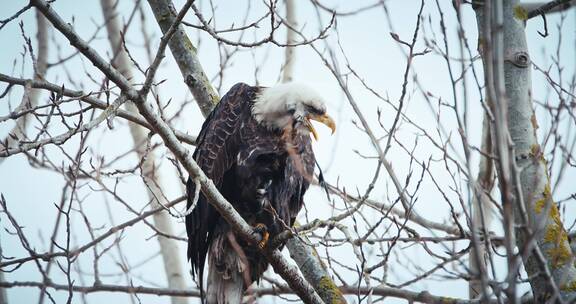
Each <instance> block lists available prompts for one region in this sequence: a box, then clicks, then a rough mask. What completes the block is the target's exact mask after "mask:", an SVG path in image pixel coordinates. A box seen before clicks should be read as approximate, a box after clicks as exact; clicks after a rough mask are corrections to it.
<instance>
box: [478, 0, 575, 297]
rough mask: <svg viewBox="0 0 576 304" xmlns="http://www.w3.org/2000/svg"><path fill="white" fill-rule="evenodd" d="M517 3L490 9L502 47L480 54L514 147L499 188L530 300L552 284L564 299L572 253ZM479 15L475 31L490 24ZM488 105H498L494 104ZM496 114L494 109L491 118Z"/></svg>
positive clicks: (571, 283) (550, 292) (571, 279)
mask: <svg viewBox="0 0 576 304" xmlns="http://www.w3.org/2000/svg"><path fill="white" fill-rule="evenodd" d="M487 3H488V4H489V5H491V4H494V5H495V6H497V4H499V3H492V2H487ZM521 9H522V8H521V6H520V3H519V1H518V0H505V1H504V2H503V7H502V9H501V11H499V10H493V11H492V14H493V15H494V16H495V17H494V18H497V16H501V17H499V18H501V19H502V22H503V23H502V25H503V26H502V29H498V27H497V26H496V27H493V28H492V29H491V30H492V31H499V30H501V31H503V33H502V34H503V39H502V43H503V49H502V50H501V51H500V54H499V52H495V53H494V56H495V57H494V60H492V61H490V60H488V59H486V58H484V60H485V67H486V66H487V65H493V67H494V74H495V75H496V78H495V81H494V84H493V86H494V88H495V89H496V91H497V93H498V94H499V93H504V94H503V96H502V97H504V98H496V99H498V101H497V103H499V104H498V106H500V108H499V109H500V110H503V111H504V112H505V113H506V116H505V119H506V124H505V125H507V126H508V127H507V130H504V131H505V132H507V135H509V137H510V138H511V141H512V143H513V149H514V150H513V151H514V159H511V160H510V161H509V162H508V161H503V160H502V159H500V160H499V161H500V166H501V168H502V169H501V170H504V171H506V170H509V171H508V172H507V173H509V176H507V177H506V176H505V177H502V176H499V178H500V179H502V178H504V179H506V178H509V180H508V181H509V182H510V183H511V184H510V185H509V186H510V189H509V190H506V189H502V182H501V184H500V185H501V191H502V192H503V193H504V192H508V193H510V201H511V202H512V203H513V205H514V218H515V222H516V227H517V229H516V235H517V238H516V245H517V247H518V248H519V251H520V253H521V254H522V259H523V262H524V267H525V269H526V272H527V273H528V278H529V281H530V284H531V286H532V292H533V294H534V298H535V302H536V303H544V302H546V301H548V300H551V299H552V297H553V296H554V295H555V292H556V290H557V291H558V292H559V296H560V297H561V298H562V299H563V300H564V301H565V302H569V303H572V302H573V301H575V300H576V268H575V265H574V262H575V258H574V253H573V252H572V250H571V248H570V244H569V242H568V237H567V236H568V235H567V233H566V230H565V228H564V226H563V224H562V222H561V220H560V214H559V211H558V208H557V206H556V204H555V202H554V200H553V198H552V191H551V189H550V180H549V176H548V172H547V164H546V160H545V158H544V156H543V153H542V149H541V148H540V145H539V144H538V139H537V136H536V129H537V128H538V124H537V121H536V117H535V113H534V110H533V105H532V94H531V91H532V89H531V86H532V84H531V72H530V71H531V62H530V56H529V53H528V48H527V43H526V34H525V30H524V27H525V20H523V19H522V18H523V16H524V15H525V14H524V13H522V10H521ZM477 12H478V11H477ZM478 18H479V22H478V24H479V32H480V33H482V32H484V30H485V29H484V28H483V27H485V26H489V25H487V24H485V22H483V21H482V20H480V19H482V17H481V14H478ZM484 43H485V44H486V45H485V46H484V49H485V50H486V49H487V48H490V47H491V46H490V45H487V42H486V41H484ZM497 56H501V57H503V58H498V57H497ZM498 78H502V79H498ZM498 80H500V81H498ZM488 85H489V84H488V83H487V86H488ZM499 87H503V88H502V89H503V92H498V88H499ZM502 106H503V107H502ZM493 109H494V110H495V111H500V110H499V109H498V107H493ZM498 114H499V113H495V117H496V120H498ZM500 131H503V130H500ZM500 143H501V142H500ZM499 148H501V147H499ZM499 172H500V171H499ZM503 197H504V196H503ZM528 232H530V233H531V234H532V236H530V235H528V234H527V233H528ZM526 248H531V249H530V250H526ZM510 300H511V301H515V299H510Z"/></svg>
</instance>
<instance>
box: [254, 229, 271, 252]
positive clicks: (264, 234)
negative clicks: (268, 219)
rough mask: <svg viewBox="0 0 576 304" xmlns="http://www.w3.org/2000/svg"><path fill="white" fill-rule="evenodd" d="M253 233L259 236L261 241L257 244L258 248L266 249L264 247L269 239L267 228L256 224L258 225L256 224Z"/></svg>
mask: <svg viewBox="0 0 576 304" xmlns="http://www.w3.org/2000/svg"><path fill="white" fill-rule="evenodd" d="M253 233H258V234H260V237H261V239H260V241H259V242H258V248H260V249H264V248H266V245H267V244H268V240H269V239H270V233H268V227H266V225H264V224H262V223H258V224H256V226H254V232H253Z"/></svg>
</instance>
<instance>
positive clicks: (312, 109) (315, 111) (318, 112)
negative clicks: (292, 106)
mask: <svg viewBox="0 0 576 304" xmlns="http://www.w3.org/2000/svg"><path fill="white" fill-rule="evenodd" d="M306 111H307V112H308V113H310V114H316V115H322V114H324V111H322V110H321V109H318V108H316V107H314V106H311V105H306Z"/></svg>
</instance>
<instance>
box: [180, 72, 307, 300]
mask: <svg viewBox="0 0 576 304" xmlns="http://www.w3.org/2000/svg"><path fill="white" fill-rule="evenodd" d="M260 90H261V88H258V87H251V86H249V85H246V84H242V83H239V84H236V85H235V86H234V87H232V89H230V91H229V92H228V93H227V94H226V95H225V96H224V97H223V98H222V100H221V101H220V103H219V104H218V105H217V106H216V108H215V109H214V110H213V111H212V113H211V114H210V115H209V116H208V118H207V119H206V121H205V122H204V124H203V126H202V130H201V131H200V134H199V136H198V140H197V147H196V150H195V152H194V159H195V160H196V162H197V163H198V165H199V166H200V168H202V170H204V172H205V173H206V175H207V176H208V177H209V178H210V179H212V180H213V182H214V183H215V184H216V187H217V188H218V189H219V190H220V192H221V193H222V194H223V195H224V197H226V199H227V200H228V201H229V202H230V203H231V204H232V205H233V206H234V207H235V208H236V210H237V211H238V212H239V213H240V214H241V215H242V216H243V217H244V219H245V220H246V221H248V223H249V224H251V225H255V224H256V223H264V224H266V226H267V227H268V229H269V232H270V234H271V237H273V236H274V235H276V234H278V233H279V232H281V231H282V230H284V227H285V226H284V225H283V223H285V224H286V225H290V226H291V225H292V224H293V223H294V220H295V218H296V216H297V214H298V212H299V211H300V209H301V207H302V204H303V196H304V193H305V192H306V190H307V189H308V185H309V183H308V181H307V178H305V177H304V176H312V174H313V171H314V163H315V160H314V153H313V151H312V147H311V144H310V137H309V136H302V135H298V134H291V135H290V136H288V137H289V138H283V136H282V131H280V130H271V129H269V128H266V127H264V126H262V125H261V124H259V123H258V122H257V121H256V120H255V119H254V118H253V116H252V113H251V110H252V105H253V103H254V100H255V98H256V96H257V94H258V93H259V91H260ZM284 137H286V136H284ZM286 140H289V141H291V143H289V144H288V145H287V143H286ZM287 146H290V147H293V148H291V149H290V150H291V151H292V153H289V152H288V149H287ZM294 155H296V157H294ZM258 189H265V190H266V192H265V193H264V194H263V195H259V194H258V192H257V190H258ZM194 190H195V184H194V182H193V181H192V180H190V179H189V180H188V183H187V192H188V207H190V204H191V203H192V199H193V198H192V197H193V195H194V193H195V191H194ZM264 201H265V202H266V203H265V205H268V204H269V205H268V206H272V207H273V208H274V210H275V211H276V213H277V214H278V218H275V216H274V215H273V213H272V212H270V211H269V208H263V205H262V203H263V202H264ZM282 222H283V223H282ZM186 231H187V234H188V259H189V260H190V262H191V264H192V272H193V274H195V273H197V274H199V277H198V282H200V288H201V289H202V276H203V268H204V264H205V261H206V255H207V254H208V255H210V256H211V259H213V260H212V263H211V264H213V267H215V268H216V269H209V271H210V272H213V271H217V272H218V273H219V274H221V275H222V276H223V277H224V278H226V277H229V276H230V275H231V272H234V271H236V272H238V271H241V270H242V269H245V266H248V269H249V273H250V280H252V282H253V281H255V280H258V279H259V278H260V276H261V275H262V273H263V272H264V271H265V270H266V268H267V266H268V263H267V262H266V260H265V258H264V257H263V256H261V254H260V253H259V252H258V250H257V249H256V247H255V245H254V244H247V243H246V242H245V241H244V240H242V239H240V238H238V237H236V238H235V239H236V241H237V242H238V244H239V245H240V247H241V248H242V249H243V251H244V253H245V255H246V257H247V260H248V264H249V265H243V266H244V268H243V267H239V265H238V263H239V260H238V258H237V254H236V252H234V250H233V249H232V247H231V246H230V244H229V241H228V237H227V234H228V233H229V232H230V227H229V225H228V223H227V222H226V221H225V220H224V219H223V218H222V217H220V215H219V213H218V211H216V210H215V209H214V208H213V207H212V205H210V203H209V202H208V201H207V200H206V197H205V196H204V195H203V194H200V197H199V198H198V202H197V205H196V206H195V208H194V210H193V211H192V213H191V214H190V215H188V216H187V217H186ZM230 254H232V255H234V256H232V257H231V256H230ZM208 284H211V282H208Z"/></svg>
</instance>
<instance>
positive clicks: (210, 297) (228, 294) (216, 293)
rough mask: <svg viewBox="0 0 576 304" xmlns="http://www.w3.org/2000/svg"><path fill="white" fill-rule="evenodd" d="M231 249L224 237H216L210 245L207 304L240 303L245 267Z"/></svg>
mask: <svg viewBox="0 0 576 304" xmlns="http://www.w3.org/2000/svg"><path fill="white" fill-rule="evenodd" d="M231 247H232V246H230V243H229V240H228V239H227V237H226V235H219V236H217V237H216V238H215V239H214V241H213V242H212V244H210V251H209V253H208V269H209V274H208V282H207V284H206V285H207V288H206V300H207V303H208V304H237V303H242V296H243V294H244V288H245V284H244V280H245V278H244V277H243V272H244V271H245V270H246V267H247V265H245V264H244V263H243V262H242V261H241V259H240V257H239V256H238V254H237V253H236V252H235V251H234V249H233V248H231Z"/></svg>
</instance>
